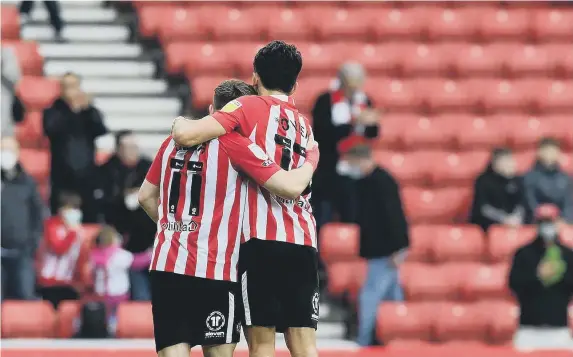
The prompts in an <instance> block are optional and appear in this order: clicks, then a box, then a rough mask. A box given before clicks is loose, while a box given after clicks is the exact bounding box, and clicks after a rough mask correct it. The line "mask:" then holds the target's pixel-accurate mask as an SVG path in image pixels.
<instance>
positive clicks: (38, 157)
mask: <svg viewBox="0 0 573 357" xmlns="http://www.w3.org/2000/svg"><path fill="white" fill-rule="evenodd" d="M20 163H21V164H22V166H23V167H24V169H25V170H26V172H27V173H28V174H30V175H31V176H32V177H33V178H34V179H35V180H36V182H38V183H45V182H47V180H48V178H49V175H50V152H49V151H48V150H38V149H26V148H21V149H20Z"/></svg>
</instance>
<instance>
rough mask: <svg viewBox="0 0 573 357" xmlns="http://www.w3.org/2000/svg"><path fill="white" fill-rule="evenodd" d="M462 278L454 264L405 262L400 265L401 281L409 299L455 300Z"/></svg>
mask: <svg viewBox="0 0 573 357" xmlns="http://www.w3.org/2000/svg"><path fill="white" fill-rule="evenodd" d="M460 278H461V276H460V274H459V270H457V269H455V265H454V264H437V265H433V264H424V263H414V262H405V263H403V264H402V265H401V266H400V282H401V285H402V287H403V289H404V294H405V296H406V300H408V301H428V300H448V299H453V300H455V299H457V298H458V296H459V287H460Z"/></svg>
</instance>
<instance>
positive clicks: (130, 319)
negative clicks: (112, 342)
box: [116, 301, 153, 338]
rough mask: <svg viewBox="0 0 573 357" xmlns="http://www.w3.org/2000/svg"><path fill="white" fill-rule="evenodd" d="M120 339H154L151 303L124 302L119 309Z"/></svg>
mask: <svg viewBox="0 0 573 357" xmlns="http://www.w3.org/2000/svg"><path fill="white" fill-rule="evenodd" d="M116 335H117V337H118V338H152V337H153V317H152V315H151V303H149V302H133V301H130V302H124V303H121V304H120V305H119V307H118V309H117V333H116Z"/></svg>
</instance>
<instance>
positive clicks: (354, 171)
mask: <svg viewBox="0 0 573 357" xmlns="http://www.w3.org/2000/svg"><path fill="white" fill-rule="evenodd" d="M336 172H338V174H339V175H341V176H347V177H350V178H351V179H354V180H358V179H361V178H362V176H363V175H362V171H360V168H359V167H356V166H353V165H350V164H349V163H348V162H347V161H339V162H338V164H336Z"/></svg>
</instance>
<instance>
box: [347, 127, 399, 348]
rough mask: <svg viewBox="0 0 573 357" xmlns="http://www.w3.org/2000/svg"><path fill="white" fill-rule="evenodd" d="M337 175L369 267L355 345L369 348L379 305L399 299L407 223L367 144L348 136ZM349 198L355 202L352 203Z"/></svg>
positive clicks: (388, 180)
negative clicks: (346, 181) (400, 273)
mask: <svg viewBox="0 0 573 357" xmlns="http://www.w3.org/2000/svg"><path fill="white" fill-rule="evenodd" d="M338 150H339V152H340V156H341V160H340V162H339V164H338V166H337V169H338V172H339V173H340V174H341V175H344V176H345V177H346V178H347V180H348V183H347V185H345V187H346V188H347V191H346V192H345V193H344V195H341V196H342V197H343V199H344V201H345V202H342V204H347V205H348V206H349V209H347V210H346V212H347V214H348V216H347V217H344V218H345V221H347V222H351V223H356V224H358V225H359V226H360V256H361V257H362V258H364V259H366V260H367V262H368V273H367V277H366V282H365V284H364V286H363V287H362V291H361V292H360V296H359V298H358V343H359V344H360V345H361V346H368V345H371V344H372V342H373V331H374V325H375V321H376V311H377V308H378V305H379V304H380V302H381V301H384V300H395V301H400V300H402V299H403V293H402V288H401V287H400V284H399V280H398V267H399V266H400V264H401V263H402V262H403V261H404V259H405V257H406V253H407V248H408V245H409V243H408V223H407V221H406V217H405V215H404V211H403V209H402V200H401V199H400V188H399V187H398V183H397V182H396V180H394V178H393V177H392V175H390V173H388V172H387V171H386V170H384V169H383V168H380V167H378V166H377V165H376V163H375V162H374V160H373V159H372V155H371V149H370V146H369V145H368V142H367V141H366V139H364V138H363V137H360V136H352V137H348V138H346V139H344V140H342V141H341V142H340V144H339V145H338ZM352 197H353V198H352Z"/></svg>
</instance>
